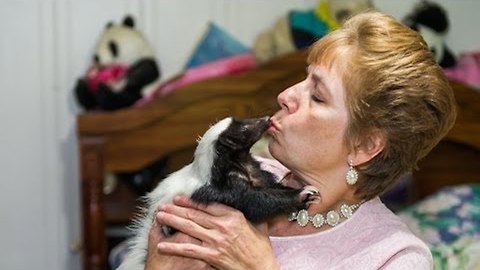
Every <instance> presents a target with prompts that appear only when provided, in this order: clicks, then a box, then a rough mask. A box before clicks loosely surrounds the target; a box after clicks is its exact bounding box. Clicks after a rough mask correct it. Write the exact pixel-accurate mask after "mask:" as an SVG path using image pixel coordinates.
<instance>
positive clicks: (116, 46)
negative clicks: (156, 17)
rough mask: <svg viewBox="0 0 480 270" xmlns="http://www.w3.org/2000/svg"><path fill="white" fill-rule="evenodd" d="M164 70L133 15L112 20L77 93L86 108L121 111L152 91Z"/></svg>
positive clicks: (79, 101)
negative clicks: (120, 21)
mask: <svg viewBox="0 0 480 270" xmlns="http://www.w3.org/2000/svg"><path fill="white" fill-rule="evenodd" d="M159 79H160V70H159V67H158V65H157V62H156V60H155V56H154V52H153V49H152V47H151V46H150V44H149V42H148V41H147V39H146V38H145V37H144V36H143V35H142V33H141V32H140V31H138V30H137V29H136V28H135V23H134V20H133V18H132V17H131V16H126V17H125V18H124V20H123V23H122V24H119V25H115V24H113V23H112V22H110V23H108V24H107V26H106V29H105V30H104V31H103V33H102V34H101V36H100V38H99V39H98V42H97V44H96V46H95V52H94V56H93V63H92V65H91V66H90V68H89V69H88V71H87V74H86V75H85V76H84V77H82V78H80V79H79V80H78V81H77V84H76V86H75V94H76V98H77V101H78V103H79V104H80V105H81V106H82V107H83V108H84V109H86V110H109V111H110V110H117V109H121V108H125V107H128V106H131V105H132V104H134V103H135V102H136V101H137V100H139V99H140V98H142V97H143V96H144V95H146V94H148V93H149V92H151V90H153V88H154V87H155V86H156V82H157V81H158V80H159Z"/></svg>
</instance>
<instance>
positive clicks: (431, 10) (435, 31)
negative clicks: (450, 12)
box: [404, 0, 456, 68]
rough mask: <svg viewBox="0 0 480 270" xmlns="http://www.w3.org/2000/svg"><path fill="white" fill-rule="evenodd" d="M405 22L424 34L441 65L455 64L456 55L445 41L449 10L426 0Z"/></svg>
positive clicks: (449, 65)
mask: <svg viewBox="0 0 480 270" xmlns="http://www.w3.org/2000/svg"><path fill="white" fill-rule="evenodd" d="M404 22H405V24H406V25H408V26H410V27H411V28H412V29H413V30H415V31H417V32H419V33H420V35H422V37H423V39H425V41H426V42H427V44H428V46H429V48H430V50H431V51H432V53H433V54H434V56H435V60H436V61H437V63H438V64H439V65H440V66H441V67H443V68H448V67H453V66H455V64H456V59H455V56H454V55H453V53H452V52H451V51H450V49H449V48H448V47H447V45H446V43H445V35H446V34H447V32H448V29H449V20H448V16H447V12H446V11H445V10H444V9H443V8H442V7H441V6H440V5H439V4H437V3H434V2H430V1H426V0H423V1H421V2H419V3H418V4H417V5H416V6H415V8H414V10H413V11H412V12H411V13H410V14H409V15H407V17H406V18H405V20H404Z"/></svg>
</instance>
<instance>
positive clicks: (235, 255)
mask: <svg viewBox="0 0 480 270" xmlns="http://www.w3.org/2000/svg"><path fill="white" fill-rule="evenodd" d="M308 63H309V66H308V70H307V71H308V75H307V77H306V79H305V80H304V81H301V82H299V83H298V84H296V85H293V86H292V87H290V88H288V89H286V90H285V91H283V92H282V93H280V94H279V96H278V103H279V105H280V107H281V110H279V111H278V112H277V113H275V114H274V115H273V116H272V118H271V120H272V125H271V127H270V129H269V131H268V132H269V133H270V134H271V135H272V140H271V142H270V144H269V150H270V152H271V154H272V156H273V157H275V158H276V159H277V160H278V161H279V162H280V163H281V164H283V165H284V166H285V167H286V168H288V170H289V171H290V173H288V174H286V176H285V179H284V182H285V183H286V184H287V185H312V186H314V187H316V188H317V189H318V191H319V195H320V198H321V199H320V201H319V202H318V203H315V204H311V205H309V207H308V209H306V211H301V212H299V213H293V214H292V215H290V216H278V217H275V218H274V219H272V220H270V221H269V222H267V223H266V224H261V225H259V226H257V227H254V226H253V225H252V224H250V223H249V222H248V221H246V220H245V218H244V217H243V215H242V214H241V213H239V212H238V211H236V210H234V209H231V208H229V207H226V206H224V205H219V204H213V205H210V206H202V205H195V204H193V203H192V202H190V201H188V199H186V198H184V197H179V198H176V200H175V202H174V204H170V205H166V206H164V207H162V208H161V209H160V211H159V213H158V215H157V216H156V221H155V226H154V229H153V230H152V231H151V233H150V239H149V256H148V259H147V269H209V268H215V269H332V268H335V269H347V268H351V269H431V268H432V258H431V254H430V252H429V250H428V248H427V246H426V245H425V244H424V243H423V242H422V241H421V240H419V239H418V238H416V237H415V236H414V235H413V234H412V233H411V232H410V231H409V230H408V228H407V227H406V226H405V225H404V224H403V223H402V222H401V221H400V220H399V219H398V218H397V217H396V216H395V215H394V214H393V213H392V212H391V211H390V210H388V209H387V208H386V207H385V205H383V204H382V202H381V201H380V200H379V199H378V195H379V194H381V193H382V192H383V191H384V190H385V189H386V188H387V187H389V186H391V185H392V184H393V183H394V182H395V181H396V180H398V179H399V178H400V177H401V176H402V175H404V174H406V173H408V172H410V171H411V170H412V169H414V168H415V166H416V163H417V162H418V160H419V159H421V158H422V157H424V156H425V155H426V154H427V153H428V152H429V151H430V150H431V149H432V148H433V147H434V146H435V145H436V144H437V143H438V141H439V140H440V139H441V138H442V137H443V136H444V135H445V134H446V133H447V132H448V131H449V129H450V128H451V127H452V125H453V123H454V120H455V115H456V114H455V104H454V98H453V93H452V90H451V88H450V86H449V84H448V81H447V80H446V79H445V77H444V75H443V72H442V70H441V68H440V67H439V66H438V65H437V64H436V63H435V60H434V58H433V56H432V54H431V53H430V52H429V50H428V47H427V45H426V44H425V42H424V41H423V39H422V38H421V37H420V35H419V34H418V33H416V32H414V31H412V30H410V29H409V28H407V27H405V26H404V25H402V24H400V23H398V22H397V21H395V20H394V19H392V18H391V17H389V16H386V15H383V14H381V13H378V12H367V13H362V14H359V15H357V16H355V17H353V18H351V19H350V20H348V21H347V22H345V24H344V25H343V26H342V27H341V28H340V29H339V30H336V31H334V32H331V33H330V34H328V35H327V36H325V37H324V38H322V39H321V40H319V41H318V42H316V43H315V44H314V45H313V46H312V47H311V51H310V54H309V57H308ZM317 214H321V215H317ZM158 223H160V224H167V225H170V226H172V227H175V228H177V229H179V230H180V231H182V232H183V233H184V234H178V235H176V236H174V237H173V238H169V239H164V238H163V237H162V236H161V235H159V230H157V229H156V226H158V225H157V224H158ZM157 244H158V245H157Z"/></svg>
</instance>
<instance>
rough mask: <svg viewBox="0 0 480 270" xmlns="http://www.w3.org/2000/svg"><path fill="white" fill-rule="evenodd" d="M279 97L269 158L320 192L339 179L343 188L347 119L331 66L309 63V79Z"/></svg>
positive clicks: (339, 85)
mask: <svg viewBox="0 0 480 270" xmlns="http://www.w3.org/2000/svg"><path fill="white" fill-rule="evenodd" d="M277 99H278V103H279V104H280V106H281V110H279V111H278V112H277V113H275V114H274V115H273V116H272V118H271V120H272V124H271V126H270V128H269V133H270V134H271V135H272V137H273V139H272V141H271V142H270V144H269V150H270V152H271V154H272V155H273V156H274V157H275V158H276V159H278V160H279V161H280V162H281V163H283V164H284V165H285V166H286V167H288V168H289V169H290V170H291V171H292V172H293V173H294V174H295V175H296V176H298V177H300V179H299V180H301V181H304V182H305V183H306V184H310V185H315V186H317V187H319V188H321V187H322V186H324V185H325V186H327V181H328V182H331V181H333V180H334V179H339V177H341V179H343V180H342V184H344V182H345V181H344V178H345V173H346V171H347V169H348V164H347V162H348V160H347V158H348V152H347V148H346V146H345V144H344V141H343V138H344V134H345V130H346V127H347V123H348V118H349V116H348V110H347V108H346V101H345V100H346V98H345V89H344V87H343V84H342V82H341V80H340V77H339V76H337V74H336V73H335V70H334V68H332V69H331V70H330V71H328V70H327V69H325V68H323V67H322V66H320V65H310V66H309V67H308V76H307V78H306V79H305V80H303V81H301V82H299V83H297V84H295V85H293V86H291V87H290V88H288V89H286V90H285V91H283V92H282V93H280V94H279V95H278V98H277ZM328 186H329V187H330V188H333V186H332V185H330V184H328Z"/></svg>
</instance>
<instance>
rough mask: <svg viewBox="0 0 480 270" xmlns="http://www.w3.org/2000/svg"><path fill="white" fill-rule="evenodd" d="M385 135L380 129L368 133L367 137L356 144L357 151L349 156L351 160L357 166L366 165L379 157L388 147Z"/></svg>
mask: <svg viewBox="0 0 480 270" xmlns="http://www.w3.org/2000/svg"><path fill="white" fill-rule="evenodd" d="M386 141H387V139H386V136H385V133H384V132H383V131H382V130H380V129H375V130H373V131H371V132H369V133H368V135H367V136H365V137H363V138H362V139H361V140H358V142H357V143H356V144H355V149H354V150H353V152H352V153H350V155H349V160H350V161H352V163H353V164H354V165H355V166H357V165H360V164H364V163H366V162H368V161H370V160H371V159H373V158H374V157H375V156H376V155H378V154H379V153H380V152H382V150H383V149H384V148H385V145H386V143H387V142H386Z"/></svg>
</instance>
